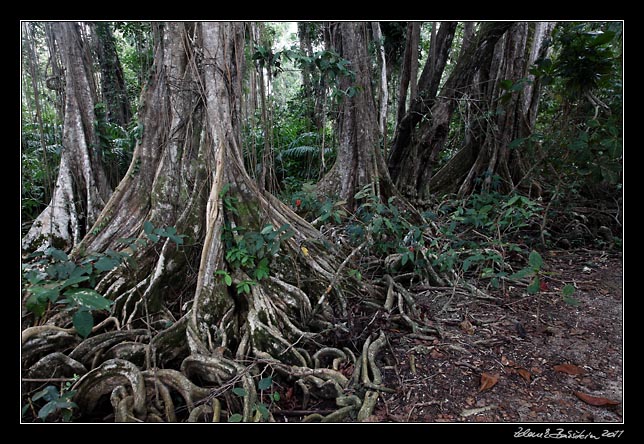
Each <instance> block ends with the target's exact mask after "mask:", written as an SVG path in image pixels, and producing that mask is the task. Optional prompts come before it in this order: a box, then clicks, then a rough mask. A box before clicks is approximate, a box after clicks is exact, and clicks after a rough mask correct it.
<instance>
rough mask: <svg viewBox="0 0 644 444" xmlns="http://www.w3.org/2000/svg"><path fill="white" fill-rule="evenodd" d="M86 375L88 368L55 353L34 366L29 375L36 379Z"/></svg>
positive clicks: (61, 354)
mask: <svg viewBox="0 0 644 444" xmlns="http://www.w3.org/2000/svg"><path fill="white" fill-rule="evenodd" d="M85 373H87V368H86V367H85V366H84V365H83V364H81V363H80V362H78V361H76V360H75V359H72V358H70V357H69V356H67V355H65V354H63V353H60V352H54V353H51V354H49V355H47V356H45V357H43V358H42V359H40V360H39V361H38V362H36V363H35V364H34V365H32V366H31V367H30V368H29V371H28V372H27V375H28V376H29V378H34V379H35V378H58V377H72V376H74V375H84V374H85Z"/></svg>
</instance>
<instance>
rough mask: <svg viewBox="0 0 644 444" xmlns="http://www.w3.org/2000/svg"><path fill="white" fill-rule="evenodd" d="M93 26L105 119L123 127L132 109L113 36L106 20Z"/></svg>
mask: <svg viewBox="0 0 644 444" xmlns="http://www.w3.org/2000/svg"><path fill="white" fill-rule="evenodd" d="M94 27H95V34H96V53H97V55H98V62H99V66H100V69H101V92H102V96H103V100H104V101H105V105H106V110H107V120H108V121H109V122H112V123H116V124H118V125H120V126H122V127H123V128H125V127H127V124H128V123H129V121H130V118H131V117H132V111H131V108H130V103H129V100H128V96H127V90H126V88H125V78H124V76H123V68H122V67H121V62H120V60H119V58H118V54H117V52H116V43H115V42H114V36H113V35H112V31H111V29H110V25H109V23H107V22H96V23H95V24H94Z"/></svg>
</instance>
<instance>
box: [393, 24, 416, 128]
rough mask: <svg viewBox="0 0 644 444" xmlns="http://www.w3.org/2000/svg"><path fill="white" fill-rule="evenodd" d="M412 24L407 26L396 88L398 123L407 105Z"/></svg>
mask: <svg viewBox="0 0 644 444" xmlns="http://www.w3.org/2000/svg"><path fill="white" fill-rule="evenodd" d="M412 30H413V25H412V23H411V22H410V23H408V24H407V39H406V42H405V52H404V54H403V63H402V66H401V68H400V84H399V87H398V106H397V107H396V121H397V122H398V123H400V121H401V120H402V118H403V116H404V115H405V109H406V104H407V90H408V89H409V82H410V80H411V54H412Z"/></svg>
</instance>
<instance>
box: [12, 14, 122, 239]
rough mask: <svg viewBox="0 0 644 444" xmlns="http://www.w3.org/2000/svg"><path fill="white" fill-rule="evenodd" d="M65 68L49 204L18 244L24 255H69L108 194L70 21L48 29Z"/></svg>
mask: <svg viewBox="0 0 644 444" xmlns="http://www.w3.org/2000/svg"><path fill="white" fill-rule="evenodd" d="M52 29H53V31H54V35H55V38H56V40H57V42H58V44H59V47H60V51H61V54H62V60H63V64H64V65H65V88H66V91H65V112H64V121H63V150H62V153H61V160H60V168H59V173H58V178H57V180H56V186H55V189H54V191H53V194H52V199H51V202H50V203H49V205H48V206H47V208H46V209H45V210H44V211H43V212H42V213H41V214H40V215H39V216H38V218H36V220H35V221H34V223H33V225H32V227H31V229H30V230H29V232H28V233H27V234H26V235H25V237H24V238H23V240H22V247H23V249H24V250H27V251H30V250H35V249H44V248H46V247H48V246H55V247H57V248H61V249H64V250H69V249H70V248H71V247H73V246H74V245H76V244H77V243H78V242H80V240H81V239H82V237H83V235H84V234H85V232H86V230H87V228H88V227H90V226H91V225H92V224H93V223H94V222H95V221H96V219H97V218H98V216H99V214H100V211H101V210H102V208H103V206H104V205H105V202H106V201H107V199H108V198H109V196H110V193H111V189H110V186H109V184H108V181H107V177H106V175H105V172H104V170H103V167H102V163H101V153H100V152H99V148H98V147H99V143H98V137H97V134H96V132H95V129H94V122H95V120H96V116H95V114H94V106H95V105H96V91H95V86H94V81H93V76H92V72H91V66H88V65H87V48H86V45H85V43H84V42H83V41H82V39H81V35H80V31H79V29H78V26H77V25H76V24H75V23H73V22H58V23H54V24H52Z"/></svg>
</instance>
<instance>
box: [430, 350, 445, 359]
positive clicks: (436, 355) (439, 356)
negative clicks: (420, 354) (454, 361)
mask: <svg viewBox="0 0 644 444" xmlns="http://www.w3.org/2000/svg"><path fill="white" fill-rule="evenodd" d="M429 355H430V356H431V357H432V358H434V359H443V358H444V357H445V354H444V353H441V352H439V351H438V350H436V349H433V350H432V351H431V352H430V353H429Z"/></svg>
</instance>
